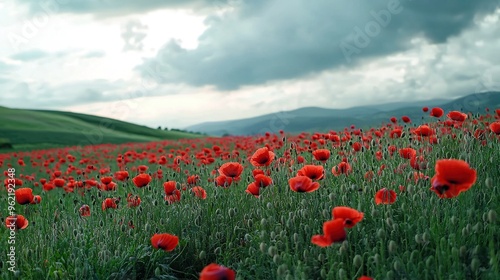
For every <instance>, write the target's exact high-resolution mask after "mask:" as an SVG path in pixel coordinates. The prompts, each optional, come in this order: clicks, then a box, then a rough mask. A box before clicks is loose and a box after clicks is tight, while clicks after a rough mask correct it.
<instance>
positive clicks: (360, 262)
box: [352, 255, 363, 267]
mask: <svg viewBox="0 0 500 280" xmlns="http://www.w3.org/2000/svg"><path fill="white" fill-rule="evenodd" d="M352 263H353V265H354V267H360V266H362V265H363V259H362V258H361V256H360V255H356V256H354V259H353V261H352Z"/></svg>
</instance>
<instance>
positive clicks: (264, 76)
mask: <svg viewBox="0 0 500 280" xmlns="http://www.w3.org/2000/svg"><path fill="white" fill-rule="evenodd" d="M0 27H1V28H0V37H1V39H0V91H1V93H0V105H2V106H7V107H13V108H34V109H55V110H67V111H74V112H82V113H88V114H94V115H100V116H107V117H112V118H116V119H121V120H125V121H130V122H134V123H138V124H143V125H148V126H151V127H157V126H159V125H161V126H162V127H163V126H167V127H169V128H172V127H176V128H183V127H186V126H189V125H192V124H196V123H200V122H205V121H216V120H228V119H238V118H246V117H252V116H257V115H262V114H266V113H272V112H277V111H282V110H290V109H296V108H299V107H305V106H320V107H326V108H346V107H352V106H358V105H366V104H378V103H386V102H396V101H411V100H427V99H432V98H456V97H460V96H463V95H466V94H470V93H474V92H483V91H490V90H500V80H499V79H500V78H499V77H500V55H498V50H500V2H499V1H498V0H475V1H470V0H442V1H429V0H418V1H417V0H399V1H398V0H349V1H347V0H144V1H137V0H0Z"/></svg>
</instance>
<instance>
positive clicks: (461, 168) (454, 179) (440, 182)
mask: <svg viewBox="0 0 500 280" xmlns="http://www.w3.org/2000/svg"><path fill="white" fill-rule="evenodd" d="M435 169H436V174H435V175H434V177H432V179H431V184H432V187H431V190H432V191H433V192H435V193H436V194H437V195H438V196H439V197H440V198H452V197H456V196H457V195H459V194H460V193H461V192H463V191H467V190H468V189H470V187H472V185H473V184H474V183H475V182H476V170H474V169H472V168H470V167H469V164H468V163H467V162H465V161H463V160H458V159H442V160H438V161H437V162H436V167H435Z"/></svg>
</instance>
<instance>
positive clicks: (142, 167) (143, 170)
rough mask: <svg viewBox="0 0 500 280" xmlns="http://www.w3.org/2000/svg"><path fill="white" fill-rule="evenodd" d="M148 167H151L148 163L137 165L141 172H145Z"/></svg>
mask: <svg viewBox="0 0 500 280" xmlns="http://www.w3.org/2000/svg"><path fill="white" fill-rule="evenodd" d="M148 169H149V167H148V166H146V165H139V166H138V167H137V170H138V171H139V173H145V172H146V171H147V170H148Z"/></svg>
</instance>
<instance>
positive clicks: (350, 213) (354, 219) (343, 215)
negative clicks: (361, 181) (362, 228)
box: [332, 206, 365, 228]
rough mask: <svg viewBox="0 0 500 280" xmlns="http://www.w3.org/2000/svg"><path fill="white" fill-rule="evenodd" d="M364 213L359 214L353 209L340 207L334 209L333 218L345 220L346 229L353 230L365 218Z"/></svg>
mask: <svg viewBox="0 0 500 280" xmlns="http://www.w3.org/2000/svg"><path fill="white" fill-rule="evenodd" d="M364 215H365V214H364V213H363V212H359V211H358V210H356V209H352V208H350V207H346V206H338V207H335V208H333V210H332V217H333V219H342V220H344V227H346V228H352V227H354V226H355V225H356V224H357V223H359V222H360V221H361V220H363V217H364Z"/></svg>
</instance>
